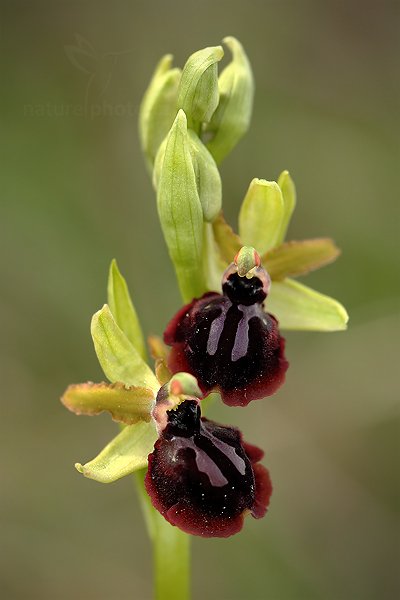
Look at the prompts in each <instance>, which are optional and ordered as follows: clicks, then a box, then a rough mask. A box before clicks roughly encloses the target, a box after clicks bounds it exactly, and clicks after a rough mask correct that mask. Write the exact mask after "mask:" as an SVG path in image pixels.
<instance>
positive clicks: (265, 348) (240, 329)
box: [164, 263, 288, 406]
mask: <svg viewBox="0 0 400 600" xmlns="http://www.w3.org/2000/svg"><path fill="white" fill-rule="evenodd" d="M269 287H270V279H269V276H268V274H267V273H266V271H265V270H264V269H263V268H262V267H260V266H258V267H256V268H254V269H253V273H252V276H251V277H250V278H248V277H246V276H243V277H241V276H239V274H238V268H237V265H236V264H235V263H232V265H231V266H230V267H229V268H228V269H227V271H226V272H225V274H224V278H223V285H222V291H223V293H222V294H217V293H214V292H210V293H207V294H204V296H202V298H200V299H195V300H193V301H192V302H191V303H190V304H187V305H186V306H184V307H183V308H182V309H181V310H180V311H179V312H178V313H177V314H176V315H175V316H174V318H173V319H172V320H171V321H170V323H169V324H168V326H167V328H166V330H165V333H164V340H165V343H166V344H168V345H169V346H172V350H171V352H170V355H169V359H168V366H169V368H170V370H171V371H172V372H173V373H177V372H178V371H187V372H189V373H192V374H193V375H194V376H195V377H196V378H197V380H198V382H199V385H200V387H201V389H202V391H203V392H204V393H205V394H206V393H208V392H210V391H211V390H213V389H217V390H218V391H219V392H220V393H221V397H222V400H223V401H224V402H225V404H229V405H230V406H246V405H247V404H248V403H249V402H250V401H251V400H257V399H259V398H264V397H265V396H270V395H271V394H273V393H274V392H275V391H276V390H277V389H278V388H279V387H280V386H281V385H282V384H283V382H284V380H285V372H286V370H287V368H288V362H287V361H286V359H285V355H284V348H285V340H284V338H282V337H281V336H280V334H279V329H278V321H277V320H276V319H275V317H274V316H272V315H270V314H268V313H267V312H265V311H264V309H263V302H264V300H265V299H266V297H267V295H268V291H269Z"/></svg>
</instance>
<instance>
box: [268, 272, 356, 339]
mask: <svg viewBox="0 0 400 600" xmlns="http://www.w3.org/2000/svg"><path fill="white" fill-rule="evenodd" d="M265 304H266V306H265V310H266V311H267V312H269V313H272V314H273V315H274V316H276V318H277V319H278V321H279V325H280V327H281V328H282V329H298V330H301V329H302V330H309V331H341V330H343V329H346V326H347V321H348V320H349V317H348V314H347V312H346V309H345V308H344V307H343V306H342V305H341V304H340V303H339V302H338V301H337V300H334V299H333V298H330V297H329V296H325V295H324V294H320V293H319V292H316V291H315V290H312V289H311V288H309V287H307V286H305V285H302V284H301V283H298V282H297V281H293V280H292V279H285V280H284V281H275V282H273V284H272V286H271V291H270V293H269V295H268V298H267V300H266V303H265Z"/></svg>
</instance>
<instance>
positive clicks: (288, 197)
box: [276, 171, 296, 244]
mask: <svg viewBox="0 0 400 600" xmlns="http://www.w3.org/2000/svg"><path fill="white" fill-rule="evenodd" d="M278 185H279V187H280V188H281V191H282V197H283V204H284V211H283V217H282V221H281V226H280V230H279V233H278V235H277V238H276V244H281V243H282V242H283V240H284V239H285V236H286V232H287V229H288V227H289V223H290V219H291V217H292V214H293V211H294V209H295V207H296V187H295V185H294V182H293V179H292V178H291V177H290V173H289V171H282V173H281V174H280V175H279V178H278Z"/></svg>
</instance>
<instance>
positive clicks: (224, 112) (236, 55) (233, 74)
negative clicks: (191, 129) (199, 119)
mask: <svg viewBox="0 0 400 600" xmlns="http://www.w3.org/2000/svg"><path fill="white" fill-rule="evenodd" d="M223 41H224V43H225V44H226V45H227V46H228V48H229V50H230V51H231V53H232V61H231V62H230V63H229V65H228V66H227V67H225V69H224V70H223V71H222V73H221V75H220V76H219V80H218V87H219V94H220V100H219V104H218V107H217V109H216V111H215V112H214V114H213V116H212V118H211V121H210V123H209V124H208V125H207V126H206V130H205V131H206V132H207V134H208V135H209V136H211V139H210V141H209V142H208V143H207V147H208V149H209V150H210V152H211V154H212V155H213V156H214V158H215V160H216V162H217V163H220V162H221V161H222V160H223V159H224V158H225V156H227V154H229V152H231V151H232V150H233V148H234V147H235V146H236V144H237V143H238V142H239V140H240V139H241V138H242V137H243V135H244V134H245V133H246V131H247V130H248V128H249V125H250V120H251V113H252V109H253V97H254V80H253V73H252V70H251V66H250V62H249V60H248V58H247V56H246V53H245V51H244V49H243V46H242V45H241V43H240V42H239V41H238V40H237V39H236V38H234V37H226V38H225V39H224V40H223Z"/></svg>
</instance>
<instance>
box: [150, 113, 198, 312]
mask: <svg viewBox="0 0 400 600" xmlns="http://www.w3.org/2000/svg"><path fill="white" fill-rule="evenodd" d="M157 205H158V213H159V216H160V221H161V226H162V230H163V233H164V237H165V241H166V243H167V246H168V250H169V254H170V256H171V260H172V262H173V264H174V267H175V271H176V275H177V279H178V283H179V288H180V290H181V293H182V296H183V298H184V301H185V302H188V301H190V300H192V298H194V297H198V296H201V295H202V294H203V292H204V291H205V283H204V278H203V273H202V244H203V211H202V207H201V204H200V199H199V194H198V191H197V185H196V176H195V172H194V168H193V161H192V157H191V154H190V144H189V138H188V132H187V123H186V116H185V113H184V112H183V111H182V110H180V111H179V113H178V115H177V117H176V119H175V121H174V124H173V126H172V128H171V131H170V132H169V134H168V138H167V143H166V147H165V155H164V160H163V163H162V167H161V174H160V180H159V185H158V193H157Z"/></svg>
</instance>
